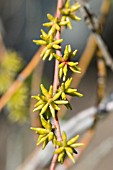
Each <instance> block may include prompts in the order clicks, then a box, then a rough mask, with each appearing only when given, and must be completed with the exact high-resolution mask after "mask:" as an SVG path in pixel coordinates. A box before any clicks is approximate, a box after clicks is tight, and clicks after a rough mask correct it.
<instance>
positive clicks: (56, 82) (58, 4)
mask: <svg viewBox="0 0 113 170" xmlns="http://www.w3.org/2000/svg"><path fill="white" fill-rule="evenodd" d="M62 5H63V1H62V0H58V3H57V11H56V17H57V18H59V19H60V11H59V8H61V7H62ZM60 36H61V35H60V31H57V33H56V39H57V40H59V39H60ZM56 54H57V55H60V56H61V51H60V50H56ZM58 65H59V61H58V60H56V61H55V71H54V82H53V93H55V92H56V90H57V88H58V85H59V77H58ZM54 125H55V128H56V133H57V139H58V140H59V141H61V140H62V135H61V130H60V124H59V120H58V113H56V114H55V118H54ZM57 158H58V154H54V155H53V159H52V162H51V165H50V170H55V167H56V162H57Z"/></svg>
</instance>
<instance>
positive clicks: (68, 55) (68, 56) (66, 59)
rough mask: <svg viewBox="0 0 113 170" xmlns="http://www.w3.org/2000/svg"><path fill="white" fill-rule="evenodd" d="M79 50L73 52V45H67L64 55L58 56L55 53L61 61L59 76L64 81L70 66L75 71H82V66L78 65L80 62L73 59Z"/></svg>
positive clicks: (56, 56)
mask: <svg viewBox="0 0 113 170" xmlns="http://www.w3.org/2000/svg"><path fill="white" fill-rule="evenodd" d="M76 53H77V50H75V51H74V52H72V49H71V46H70V45H66V47H65V50H64V56H63V57H61V56H58V55H57V54H54V57H55V58H56V59H57V60H58V61H59V77H60V78H62V76H63V81H65V79H66V76H67V72H68V68H69V69H70V70H71V71H72V72H75V73H80V68H79V67H78V66H77V65H78V62H73V61H72V59H73V57H74V56H75V55H76Z"/></svg>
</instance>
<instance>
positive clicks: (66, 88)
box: [58, 78, 83, 100]
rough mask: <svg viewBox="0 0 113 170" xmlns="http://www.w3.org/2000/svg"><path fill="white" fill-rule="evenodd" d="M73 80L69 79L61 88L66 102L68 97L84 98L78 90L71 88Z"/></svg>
mask: <svg viewBox="0 0 113 170" xmlns="http://www.w3.org/2000/svg"><path fill="white" fill-rule="evenodd" d="M71 82H72V78H68V79H67V80H66V81H65V83H62V84H61V86H60V87H59V89H58V90H59V91H61V97H62V99H63V100H66V95H70V96H78V97H82V96H83V95H82V94H81V93H79V92H78V91H77V89H74V88H70V85H71Z"/></svg>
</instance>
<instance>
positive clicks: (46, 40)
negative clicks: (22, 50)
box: [33, 30, 63, 60]
mask: <svg viewBox="0 0 113 170" xmlns="http://www.w3.org/2000/svg"><path fill="white" fill-rule="evenodd" d="M41 33H42V35H41V36H40V38H41V39H42V40H33V42H34V43H36V45H44V46H45V48H44V49H43V51H42V53H41V57H43V60H45V59H46V58H47V57H48V56H49V60H52V58H53V54H54V50H59V49H61V46H60V43H61V42H62V41H63V39H59V40H55V39H54V36H52V35H50V36H49V35H48V34H46V32H45V31H44V30H41Z"/></svg>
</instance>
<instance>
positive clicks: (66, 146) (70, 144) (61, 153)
mask: <svg viewBox="0 0 113 170" xmlns="http://www.w3.org/2000/svg"><path fill="white" fill-rule="evenodd" d="M78 138H79V135H77V136H75V137H74V138H72V139H70V140H68V141H67V135H66V133H65V132H63V134H62V141H55V144H56V146H58V149H56V150H55V152H54V154H58V162H60V163H63V162H64V159H65V156H66V154H67V155H68V157H69V158H70V159H71V160H72V161H73V163H75V159H74V153H75V154H77V151H76V150H75V148H77V147H80V146H83V145H84V144H83V143H76V141H77V139H78Z"/></svg>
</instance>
